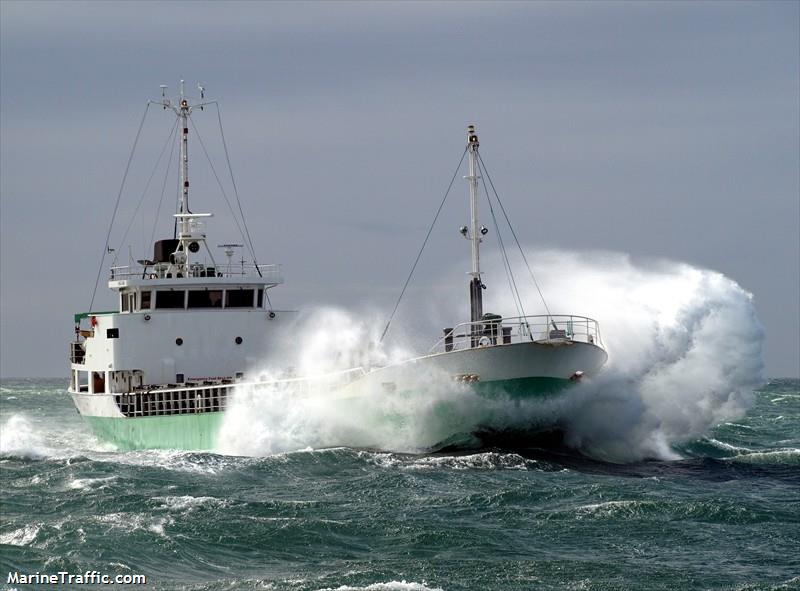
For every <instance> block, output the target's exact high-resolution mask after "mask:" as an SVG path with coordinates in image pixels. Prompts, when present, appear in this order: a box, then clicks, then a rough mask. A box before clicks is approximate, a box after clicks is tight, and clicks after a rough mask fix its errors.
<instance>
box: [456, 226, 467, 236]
mask: <svg viewBox="0 0 800 591" xmlns="http://www.w3.org/2000/svg"><path fill="white" fill-rule="evenodd" d="M458 231H459V232H461V235H462V236H463V237H464V238H467V234H468V233H469V228H467V227H466V226H461V227H460V228H459V229H458Z"/></svg>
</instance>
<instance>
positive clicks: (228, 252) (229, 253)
mask: <svg viewBox="0 0 800 591" xmlns="http://www.w3.org/2000/svg"><path fill="white" fill-rule="evenodd" d="M217 248H224V249H225V250H224V251H223V252H224V253H225V256H226V257H228V274H230V272H231V269H232V268H233V255H234V253H235V252H236V251H235V250H234V248H244V244H217ZM242 266H244V258H242Z"/></svg>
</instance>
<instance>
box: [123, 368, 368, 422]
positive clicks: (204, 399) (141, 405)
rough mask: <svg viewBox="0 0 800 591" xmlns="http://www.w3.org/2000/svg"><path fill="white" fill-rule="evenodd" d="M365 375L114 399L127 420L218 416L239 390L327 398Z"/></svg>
mask: <svg viewBox="0 0 800 591" xmlns="http://www.w3.org/2000/svg"><path fill="white" fill-rule="evenodd" d="M365 373H366V371H365V370H364V369H363V368H361V367H357V368H352V369H347V370H344V371H340V372H334V373H329V374H324V375H317V376H306V377H281V378H276V379H267V378H264V379H259V380H255V381H245V380H244V379H241V378H239V379H230V378H227V379H219V380H203V381H201V382H200V383H197V382H187V383H185V384H160V385H144V386H138V387H136V388H134V391H133V392H128V393H115V392H112V393H110V394H109V395H110V396H112V397H113V398H114V401H115V402H116V404H117V406H118V408H119V410H120V412H122V414H124V415H125V416H127V417H149V416H162V415H175V414H198V413H205V412H218V411H223V410H225V409H226V408H227V407H228V406H230V403H231V399H232V397H233V396H235V395H236V394H235V392H236V390H237V389H238V388H252V391H253V393H254V394H256V395H269V394H288V395H292V396H297V395H314V394H324V393H328V392H330V391H331V389H333V388H337V387H341V386H344V385H346V384H348V383H350V382H352V381H353V380H355V379H358V378H359V377H361V376H363V375H364V374H365Z"/></svg>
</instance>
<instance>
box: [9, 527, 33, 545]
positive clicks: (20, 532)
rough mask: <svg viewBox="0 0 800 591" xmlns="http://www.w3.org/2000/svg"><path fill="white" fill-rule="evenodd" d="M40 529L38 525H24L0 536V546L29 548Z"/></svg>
mask: <svg viewBox="0 0 800 591" xmlns="http://www.w3.org/2000/svg"><path fill="white" fill-rule="evenodd" d="M40 529H41V527H40V526H38V525H26V526H25V527H21V528H19V529H15V530H13V531H10V532H8V533H5V534H0V544H7V545H9V546H30V545H31V544H32V543H33V542H34V541H35V540H36V536H37V535H38V534H39V530H40Z"/></svg>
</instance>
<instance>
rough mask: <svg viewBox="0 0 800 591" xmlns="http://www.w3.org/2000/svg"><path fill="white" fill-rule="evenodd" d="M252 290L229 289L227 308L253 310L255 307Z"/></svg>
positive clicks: (226, 292) (226, 297) (227, 291)
mask: <svg viewBox="0 0 800 591" xmlns="http://www.w3.org/2000/svg"><path fill="white" fill-rule="evenodd" d="M253 291H254V290H252V289H228V290H226V291H225V307H226V308H252V307H253V295H254V294H253Z"/></svg>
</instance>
